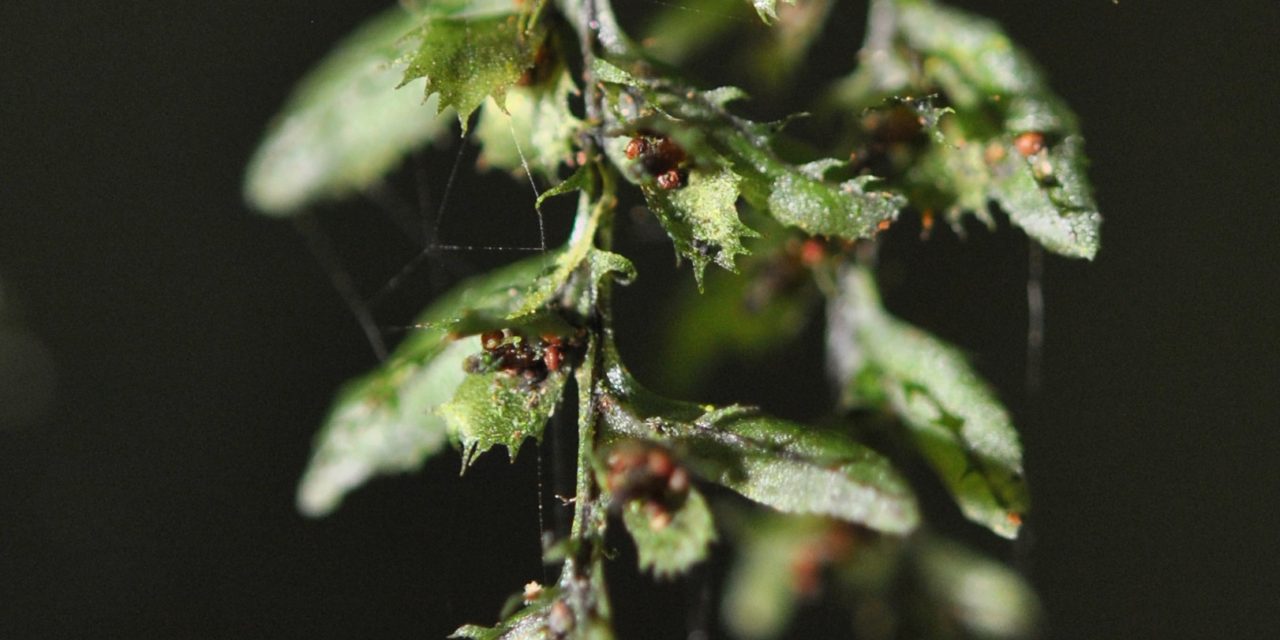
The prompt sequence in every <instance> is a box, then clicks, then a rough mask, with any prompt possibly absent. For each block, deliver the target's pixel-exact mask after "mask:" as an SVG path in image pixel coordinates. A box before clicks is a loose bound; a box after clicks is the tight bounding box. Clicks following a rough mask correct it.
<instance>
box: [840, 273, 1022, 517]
mask: <svg viewBox="0 0 1280 640" xmlns="http://www.w3.org/2000/svg"><path fill="white" fill-rule="evenodd" d="M832 304H833V305H837V309H838V311H836V313H839V314H841V315H842V316H843V318H841V319H838V320H836V322H840V323H842V324H844V325H845V326H849V327H852V328H853V330H854V332H855V334H856V335H855V338H856V340H857V353H858V357H859V359H860V361H858V362H855V363H852V366H851V367H849V368H848V369H846V373H847V374H848V375H849V377H848V379H847V380H846V393H845V398H844V403H845V404H846V406H854V405H857V404H862V403H867V402H868V401H873V400H874V399H875V398H873V397H868V396H867V395H866V394H865V392H863V393H860V388H859V387H860V386H861V387H866V386H874V387H878V388H879V389H878V391H877V392H878V393H880V394H882V395H881V396H880V398H881V399H882V400H883V401H884V402H887V403H888V405H889V406H891V407H892V409H893V410H894V411H895V412H896V413H897V414H898V416H899V417H900V418H901V419H902V421H903V422H904V424H905V425H906V426H907V428H908V429H909V430H910V432H911V435H912V436H913V439H914V442H915V444H916V447H918V449H919V450H920V453H921V454H922V455H923V456H924V458H925V459H926V460H927V461H928V462H929V464H930V465H931V466H932V467H933V470H934V471H935V472H936V473H937V474H938V476H939V477H940V478H941V479H942V482H943V484H945V485H946V487H947V489H949V490H950V491H951V494H952V495H953V496H954V497H955V499H956V502H957V503H959V505H960V509H961V511H962V512H963V513H964V514H965V516H966V517H968V518H969V519H970V520H973V521H974V522H977V523H979V524H982V525H985V526H986V527H988V528H990V529H991V530H992V531H994V532H996V533H997V534H999V535H1002V536H1004V537H1007V538H1015V537H1017V535H1018V529H1019V527H1020V525H1021V523H1022V514H1023V513H1025V512H1026V510H1027V508H1028V506H1029V502H1030V499H1029V496H1028V494H1027V487H1026V484H1025V481H1024V479H1023V476H1022V446H1021V445H1020V444H1019V442H1018V434H1017V432H1016V431H1015V430H1014V428H1013V425H1012V424H1011V422H1010V420H1009V414H1008V413H1007V412H1006V411H1005V410H1004V407H1003V406H1001V405H1000V403H999V401H997V400H996V399H995V397H994V396H993V395H992V394H991V392H990V391H989V390H988V388H987V386H986V384H985V383H984V382H983V381H982V380H981V379H980V378H979V377H978V376H977V374H975V373H974V372H973V370H972V369H970V368H969V366H968V364H967V363H966V362H965V359H964V357H963V356H962V355H961V354H960V352H959V351H957V350H956V349H955V348H954V347H952V346H950V345H948V344H946V343H944V342H942V341H941V340H938V339H937V338H934V337H933V336H930V335H928V334H927V333H925V332H923V331H921V330H919V329H917V328H915V327H912V326H910V325H907V324H906V323H903V322H901V321H899V320H897V319H895V318H893V317H892V316H890V315H889V314H888V312H886V311H885V310H884V308H883V307H882V306H881V305H880V297H879V293H878V292H877V291H876V288H875V282H874V280H873V278H872V276H871V274H870V273H869V272H867V271H865V270H862V269H850V270H849V271H847V272H846V273H845V274H843V275H842V282H841V297H839V298H838V299H836V300H834V301H833V302H832Z"/></svg>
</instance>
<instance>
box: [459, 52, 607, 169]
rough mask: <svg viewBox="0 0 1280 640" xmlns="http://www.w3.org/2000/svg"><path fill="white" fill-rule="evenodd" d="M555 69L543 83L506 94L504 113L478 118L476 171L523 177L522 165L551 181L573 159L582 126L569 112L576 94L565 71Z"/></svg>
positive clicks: (492, 110)
mask: <svg viewBox="0 0 1280 640" xmlns="http://www.w3.org/2000/svg"><path fill="white" fill-rule="evenodd" d="M536 69H537V68H535V71H536ZM554 69H555V71H553V72H552V75H551V77H550V78H549V79H547V80H545V81H543V82H542V83H539V84H532V85H529V86H516V87H512V88H511V89H509V90H508V91H507V96H506V112H505V113H504V112H503V111H502V110H501V109H496V108H493V106H492V105H490V106H486V107H485V108H484V109H483V110H482V111H481V112H480V121H479V124H478V125H477V126H476V131H475V134H476V138H477V139H479V140H480V141H481V143H482V144H483V151H482V152H481V155H480V160H479V162H480V164H481V165H483V166H486V167H492V168H497V169H503V170H506V171H523V170H524V166H525V164H526V163H527V164H528V167H529V169H530V170H531V171H534V172H536V173H538V174H540V175H542V176H543V177H546V178H554V177H555V176H556V174H557V170H558V169H559V167H560V165H562V164H564V163H565V162H566V161H568V160H570V159H572V157H573V152H574V139H575V137H576V136H577V134H578V130H579V128H580V127H581V126H582V121H581V120H579V119H578V118H577V116H574V115H573V112H572V111H571V110H570V108H569V96H570V94H572V93H574V92H575V91H576V88H575V87H574V84H573V79H572V78H571V77H570V76H569V72H568V69H566V68H564V67H563V66H561V65H554Z"/></svg>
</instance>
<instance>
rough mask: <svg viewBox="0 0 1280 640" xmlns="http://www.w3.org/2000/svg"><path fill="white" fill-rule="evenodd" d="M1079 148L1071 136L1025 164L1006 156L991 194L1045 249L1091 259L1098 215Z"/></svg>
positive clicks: (1095, 249) (1098, 236) (1096, 242)
mask: <svg viewBox="0 0 1280 640" xmlns="http://www.w3.org/2000/svg"><path fill="white" fill-rule="evenodd" d="M1083 147H1084V140H1083V139H1082V138H1080V136H1074V135H1073V136H1068V137H1066V138H1063V139H1062V140H1061V141H1060V142H1058V143H1057V144H1055V145H1053V146H1051V147H1049V148H1048V149H1046V150H1045V151H1042V152H1041V153H1040V154H1038V157H1033V158H1029V159H1027V160H1026V161H1024V160H1023V159H1022V158H1020V157H1017V156H1016V155H1013V154H1011V155H1010V156H1009V160H1008V162H1007V163H1006V166H1005V167H1002V169H1003V171H999V172H997V176H996V179H995V182H994V185H993V187H992V194H991V195H992V198H993V199H994V200H995V201H996V202H998V203H999V204H1000V208H1001V209H1003V210H1004V211H1005V212H1006V213H1008V214H1009V219H1010V220H1011V221H1012V222H1013V223H1014V224H1016V225H1018V226H1019V227H1022V230H1023V231H1026V232H1027V235H1029V236H1031V237H1032V238H1035V239H1036V240H1037V241H1038V242H1039V243H1040V244H1042V245H1044V248H1046V249H1048V250H1050V251H1052V252H1054V253H1057V254H1060V255H1064V256H1070V257H1076V258H1085V259H1089V260H1092V259H1093V257H1094V256H1095V255H1096V254H1097V252H1098V248H1099V247H1100V246H1101V226H1102V216H1101V215H1099V214H1098V211H1097V205H1095V204H1094V201H1093V195H1092V194H1091V190H1092V188H1091V187H1090V186H1089V183H1088V182H1087V178H1086V176H1085V158H1084V153H1083ZM1037 173H1039V174H1040V175H1042V176H1044V177H1043V178H1041V177H1038V176H1037V175H1036V174H1037Z"/></svg>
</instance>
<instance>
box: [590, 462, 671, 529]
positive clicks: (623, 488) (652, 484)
mask: <svg viewBox="0 0 1280 640" xmlns="http://www.w3.org/2000/svg"><path fill="white" fill-rule="evenodd" d="M608 464H609V472H608V476H607V478H606V482H605V487H606V488H607V489H608V490H609V493H611V494H613V505H614V507H615V508H619V509H620V508H622V507H623V506H624V505H626V504H627V503H629V502H632V501H634V500H641V501H643V507H644V511H645V514H646V515H648V517H649V527H650V528H652V529H654V530H658V529H662V528H665V527H666V526H667V525H668V524H670V523H671V512H672V511H674V510H676V509H678V508H680V505H682V504H684V501H685V499H686V498H687V497H688V496H689V472H688V471H686V470H685V468H684V467H682V466H680V465H678V464H676V462H675V460H674V459H673V458H672V456H671V452H670V451H668V450H667V449H665V448H663V447H661V446H658V445H642V444H638V443H632V444H624V445H621V446H619V447H617V448H615V449H614V450H613V451H611V452H610V453H609V458H608Z"/></svg>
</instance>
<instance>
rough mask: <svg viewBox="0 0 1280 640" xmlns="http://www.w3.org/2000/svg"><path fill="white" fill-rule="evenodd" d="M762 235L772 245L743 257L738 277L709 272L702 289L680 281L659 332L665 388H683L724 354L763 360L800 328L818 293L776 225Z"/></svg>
mask: <svg viewBox="0 0 1280 640" xmlns="http://www.w3.org/2000/svg"><path fill="white" fill-rule="evenodd" d="M764 235H765V239H764V240H761V241H760V242H761V243H771V244H773V245H774V246H773V247H770V248H768V249H765V250H762V251H758V252H757V253H758V255H756V256H752V257H751V258H748V259H747V260H745V261H744V262H743V266H742V274H741V275H736V274H731V273H725V272H712V273H711V274H709V275H708V276H707V278H706V283H705V285H706V286H705V289H704V291H701V292H700V291H698V289H697V288H696V287H694V286H692V285H689V286H684V285H683V284H682V285H681V290H680V291H679V292H678V293H677V294H676V296H675V300H674V302H673V303H672V308H673V312H672V313H670V314H668V316H667V318H668V320H667V323H666V324H667V326H666V328H665V331H664V332H663V335H664V339H663V340H662V343H663V344H664V345H665V346H664V347H663V349H662V353H663V355H662V361H663V362H666V363H668V364H667V366H666V369H665V371H664V375H665V376H666V379H667V386H668V388H675V389H681V388H688V387H689V386H690V385H692V384H693V382H694V381H695V380H697V379H698V378H699V377H701V376H702V375H703V374H704V373H706V372H707V370H708V369H709V368H710V367H711V365H713V364H715V363H716V361H717V359H718V358H721V357H724V356H734V357H743V358H751V359H753V361H759V362H764V361H765V360H764V358H765V357H766V355H767V354H770V353H771V352H774V351H776V350H777V349H778V347H779V346H780V345H781V344H784V343H786V342H788V341H790V340H792V339H793V338H795V337H796V336H797V335H798V334H799V333H800V331H801V330H803V329H804V327H805V324H806V322H807V321H808V318H809V316H810V311H811V310H812V307H813V305H812V303H813V302H814V300H815V298H816V295H815V294H816V293H817V291H816V289H814V287H813V286H812V282H811V277H810V274H809V272H808V270H806V269H805V268H804V266H803V265H801V264H800V259H799V256H797V255H794V254H795V253H796V252H793V251H791V249H790V248H789V247H788V248H783V247H782V246H781V245H782V244H783V242H782V241H784V240H786V239H787V235H786V234H785V233H783V232H782V231H781V229H778V230H777V231H770V232H766V233H765V234H764ZM791 241H792V242H795V239H794V238H792V239H791Z"/></svg>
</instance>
